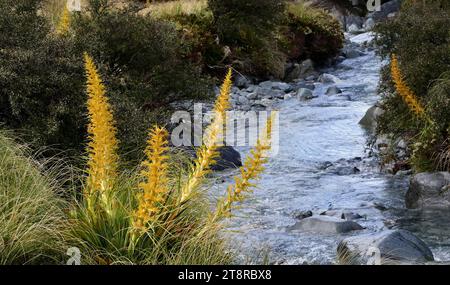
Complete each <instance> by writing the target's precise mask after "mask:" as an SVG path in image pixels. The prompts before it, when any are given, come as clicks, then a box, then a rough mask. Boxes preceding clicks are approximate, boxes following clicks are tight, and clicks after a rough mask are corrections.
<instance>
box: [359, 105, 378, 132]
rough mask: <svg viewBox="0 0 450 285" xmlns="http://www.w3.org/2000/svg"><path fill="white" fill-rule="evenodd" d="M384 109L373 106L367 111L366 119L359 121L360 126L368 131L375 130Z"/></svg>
mask: <svg viewBox="0 0 450 285" xmlns="http://www.w3.org/2000/svg"><path fill="white" fill-rule="evenodd" d="M383 112H384V111H383V109H381V108H380V107H378V106H377V105H375V106H372V107H370V108H369V110H367V112H366V114H365V115H364V117H363V118H362V119H361V121H359V124H360V125H361V126H363V127H364V128H366V129H369V130H371V131H373V130H375V128H376V127H377V119H378V117H380V116H381V115H382V114H383Z"/></svg>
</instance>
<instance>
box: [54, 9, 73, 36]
mask: <svg viewBox="0 0 450 285" xmlns="http://www.w3.org/2000/svg"><path fill="white" fill-rule="evenodd" d="M69 28H70V11H69V9H67V5H66V6H64V10H63V12H62V15H61V18H60V19H59V23H58V26H57V28H56V31H57V33H58V34H60V35H65V34H67V32H68V31H69Z"/></svg>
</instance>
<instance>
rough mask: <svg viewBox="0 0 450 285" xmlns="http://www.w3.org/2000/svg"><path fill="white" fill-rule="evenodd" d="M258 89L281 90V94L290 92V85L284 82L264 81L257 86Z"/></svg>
mask: <svg viewBox="0 0 450 285" xmlns="http://www.w3.org/2000/svg"><path fill="white" fill-rule="evenodd" d="M259 87H261V88H263V89H273V90H281V91H283V92H289V91H291V90H292V87H291V85H289V84H288V83H286V82H275V81H264V82H261V83H260V84H259Z"/></svg>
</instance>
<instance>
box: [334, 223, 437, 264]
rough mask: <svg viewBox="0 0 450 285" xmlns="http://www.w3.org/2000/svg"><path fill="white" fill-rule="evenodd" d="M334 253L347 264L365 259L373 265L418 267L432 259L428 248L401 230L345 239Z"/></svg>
mask: <svg viewBox="0 0 450 285" xmlns="http://www.w3.org/2000/svg"><path fill="white" fill-rule="evenodd" d="M337 254H338V258H339V260H340V261H341V262H342V263H347V264H367V263H368V261H369V258H370V259H372V260H373V263H374V264H399V263H400V264H418V263H419V264H420V263H425V262H427V261H433V260H434V257H433V253H432V252H431V250H430V249H429V247H428V246H427V245H426V244H425V243H424V242H423V241H422V240H420V239H419V238H418V237H416V236H415V235H413V234H412V233H410V232H408V231H405V230H387V231H383V232H381V233H375V234H373V233H370V234H363V235H358V236H353V237H348V238H345V239H344V240H342V241H341V242H340V243H339V245H338V248H337ZM377 254H379V255H378V256H379V257H380V259H379V260H377V257H376V255H377ZM373 255H375V257H373Z"/></svg>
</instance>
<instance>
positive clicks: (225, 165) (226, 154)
mask: <svg viewBox="0 0 450 285" xmlns="http://www.w3.org/2000/svg"><path fill="white" fill-rule="evenodd" d="M196 151H197V148H187V147H186V148H184V152H185V153H186V154H188V155H189V156H190V157H191V158H192V159H195V158H196V157H197V152H196ZM218 151H219V155H218V157H217V158H216V163H215V164H214V165H213V166H211V170H212V171H222V170H225V169H233V168H239V167H241V166H242V159H241V154H240V153H239V152H238V151H237V150H236V149H234V148H233V147H232V146H221V147H219V148H218Z"/></svg>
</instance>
